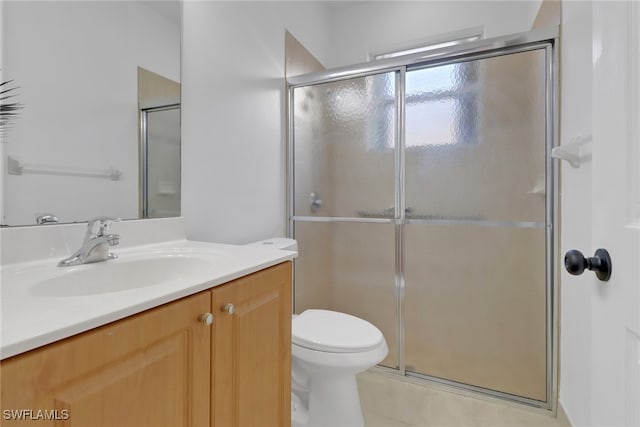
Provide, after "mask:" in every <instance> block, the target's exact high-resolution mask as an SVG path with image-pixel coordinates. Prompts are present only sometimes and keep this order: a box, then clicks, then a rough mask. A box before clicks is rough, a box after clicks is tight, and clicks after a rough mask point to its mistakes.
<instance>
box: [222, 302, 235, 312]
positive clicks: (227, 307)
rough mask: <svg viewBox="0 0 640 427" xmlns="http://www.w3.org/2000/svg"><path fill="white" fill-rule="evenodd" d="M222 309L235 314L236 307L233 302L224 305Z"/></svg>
mask: <svg viewBox="0 0 640 427" xmlns="http://www.w3.org/2000/svg"><path fill="white" fill-rule="evenodd" d="M222 311H223V312H225V313H227V314H233V313H234V312H235V311H236V308H235V307H234V306H233V304H231V303H227V304H225V305H223V306H222Z"/></svg>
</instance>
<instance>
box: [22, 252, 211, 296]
mask: <svg viewBox="0 0 640 427" xmlns="http://www.w3.org/2000/svg"><path fill="white" fill-rule="evenodd" d="M216 261H218V262H217V263H218V264H219V262H220V260H219V259H217V257H212V256H208V257H207V256H198V255H190V254H188V255H167V254H161V255H158V254H153V255H149V256H142V257H134V258H131V259H116V260H111V261H105V262H97V263H92V264H85V265H79V266H76V267H64V268H60V267H58V271H56V273H57V274H55V275H54V276H52V277H51V276H50V277H47V278H45V279H42V280H39V281H37V282H35V283H34V284H33V285H32V286H30V288H29V294H31V295H33V296H38V297H73V296H87V295H98V294H106V293H114V292H124V291H131V290H134V289H139V288H146V287H149V286H158V285H163V284H164V285H167V284H169V283H179V282H180V281H184V280H187V279H188V278H192V277H194V276H195V277H199V276H203V275H207V273H210V272H211V270H212V267H214V266H215V264H216Z"/></svg>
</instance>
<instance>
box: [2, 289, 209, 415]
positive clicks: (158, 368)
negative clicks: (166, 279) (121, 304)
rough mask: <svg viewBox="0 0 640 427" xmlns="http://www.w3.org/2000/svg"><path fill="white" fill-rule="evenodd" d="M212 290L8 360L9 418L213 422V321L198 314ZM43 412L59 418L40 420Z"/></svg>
mask: <svg viewBox="0 0 640 427" xmlns="http://www.w3.org/2000/svg"><path fill="white" fill-rule="evenodd" d="M210 294H211V293H210V291H207V292H202V293H200V294H197V295H194V296H191V297H187V298H185V299H182V300H179V301H177V302H173V303H170V304H167V305H164V306H161V307H158V308H155V309H152V310H149V311H146V312H144V313H141V314H138V315H135V316H132V317H130V318H127V319H124V320H121V321H117V322H114V323H112V324H109V325H106V326H103V327H100V328H97V329H94V330H92V331H89V332H85V333H83V334H80V335H77V336H75V337H72V338H69V339H66V340H63V341H60V342H58V343H55V344H51V345H49V346H46V347H43V348H41V349H36V350H33V351H30V352H28V353H25V354H22V355H18V356H15V357H12V358H10V359H7V360H5V361H3V362H2V363H1V365H0V369H1V375H2V379H1V381H2V390H1V399H2V405H1V406H2V414H1V416H2V418H3V419H2V425H3V426H7V427H8V426H14V425H15V426H18V425H25V426H32V425H36V424H37V425H39V426H44V425H48V426H53V425H55V426H78V427H87V426H91V427H126V426H131V427H147V426H148V427H162V426H167V427H176V426H206V425H208V424H209V415H210V410H209V403H210V397H209V392H210V384H209V381H210V375H211V373H210V369H211V365H210V349H211V342H210V340H211V327H210V326H205V325H204V324H202V323H200V322H199V321H198V317H199V315H200V314H202V313H206V312H208V311H210V303H211V300H210V298H211V295H210ZM8 411H9V412H8ZM25 411H26V412H25ZM29 411H31V412H29ZM38 411H45V412H38ZM39 416H40V417H41V419H42V418H45V419H46V418H58V420H49V421H39V422H37V423H34V421H33V420H32V418H36V417H39ZM18 417H22V418H27V419H26V420H24V419H23V420H15V419H14V418H18Z"/></svg>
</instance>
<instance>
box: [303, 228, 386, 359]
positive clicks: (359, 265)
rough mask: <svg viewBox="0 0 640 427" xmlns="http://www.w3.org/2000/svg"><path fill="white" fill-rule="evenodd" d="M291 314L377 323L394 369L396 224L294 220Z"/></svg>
mask: <svg viewBox="0 0 640 427" xmlns="http://www.w3.org/2000/svg"><path fill="white" fill-rule="evenodd" d="M295 238H296V239H297V240H298V245H299V256H298V258H297V259H296V261H295V312H296V313H301V312H302V311H304V310H306V309H308V308H322V309H327V310H336V311H341V312H343V313H349V314H352V315H354V316H358V317H360V318H362V319H365V320H368V321H369V322H371V323H373V324H374V325H376V326H377V327H378V328H379V329H380V330H381V331H382V333H383V334H384V337H385V339H386V340H387V345H388V346H389V355H388V356H387V358H386V359H385V360H384V361H382V363H381V364H382V365H385V366H389V367H394V368H395V367H397V363H398V362H397V351H396V349H397V342H396V304H395V254H394V248H395V246H394V239H395V231H394V226H393V225H391V224H362V223H335V222H333V223H324V222H296V224H295Z"/></svg>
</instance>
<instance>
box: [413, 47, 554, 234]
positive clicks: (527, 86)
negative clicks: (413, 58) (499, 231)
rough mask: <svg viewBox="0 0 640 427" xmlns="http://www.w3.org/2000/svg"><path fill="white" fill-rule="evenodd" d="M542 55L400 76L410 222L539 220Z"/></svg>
mask: <svg viewBox="0 0 640 427" xmlns="http://www.w3.org/2000/svg"><path fill="white" fill-rule="evenodd" d="M544 66H545V54H544V51H542V50H536V51H531V52H525V53H518V54H512V55H505V56H499V57H494V58H489V59H481V60H475V61H469V62H464V63H460V64H450V65H443V66H439V67H434V68H426V69H418V70H413V71H409V72H407V86H406V92H407V101H406V146H407V151H406V183H407V184H406V206H407V208H409V209H410V211H412V212H413V213H412V214H413V215H414V217H418V218H426V219H429V218H436V219H441V218H445V219H473V220H488V221H527V222H544V220H545V197H544V187H545V177H544V175H545V135H546V123H545V118H546V116H545V114H546V110H545V73H544V71H545V69H544Z"/></svg>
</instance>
